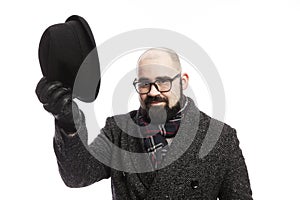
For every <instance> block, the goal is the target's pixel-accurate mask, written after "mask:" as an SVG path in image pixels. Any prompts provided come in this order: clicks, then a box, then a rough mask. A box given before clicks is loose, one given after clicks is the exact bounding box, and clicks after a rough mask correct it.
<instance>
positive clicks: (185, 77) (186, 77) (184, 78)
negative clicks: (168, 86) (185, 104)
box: [181, 73, 189, 90]
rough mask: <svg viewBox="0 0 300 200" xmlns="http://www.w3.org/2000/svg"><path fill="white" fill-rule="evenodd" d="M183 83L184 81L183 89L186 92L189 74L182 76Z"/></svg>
mask: <svg viewBox="0 0 300 200" xmlns="http://www.w3.org/2000/svg"><path fill="white" fill-rule="evenodd" d="M181 81H182V89H183V90H185V89H186V88H187V87H188V83H189V75H188V74H187V73H183V74H182V76H181Z"/></svg>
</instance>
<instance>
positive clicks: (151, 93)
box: [148, 84, 160, 96]
mask: <svg viewBox="0 0 300 200" xmlns="http://www.w3.org/2000/svg"><path fill="white" fill-rule="evenodd" d="M159 94H160V92H159V91H158V90H157V88H156V86H155V85H154V84H152V85H151V88H150V91H149V93H148V96H157V95H159Z"/></svg>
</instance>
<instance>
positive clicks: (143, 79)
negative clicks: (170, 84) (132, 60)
mask: <svg viewBox="0 0 300 200" xmlns="http://www.w3.org/2000/svg"><path fill="white" fill-rule="evenodd" d="M170 78H171V77H169V76H158V77H156V78H155V80H163V79H170ZM138 81H150V79H149V78H145V77H141V78H139V79H138Z"/></svg>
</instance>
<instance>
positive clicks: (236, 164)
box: [219, 128, 253, 200]
mask: <svg viewBox="0 0 300 200" xmlns="http://www.w3.org/2000/svg"><path fill="white" fill-rule="evenodd" d="M225 137H226V143H227V144H226V146H227V147H228V156H227V157H228V160H227V162H226V163H227V166H228V169H227V172H226V175H225V177H224V180H223V182H222V185H221V189H220V192H219V199H220V200H253V199H252V191H251V187H250V181H249V176H248V171H247V167H246V163H245V159H244V157H243V154H242V150H241V149H240V147H239V140H238V138H237V135H236V130H235V129H233V128H230V131H228V135H227V134H226V136H225Z"/></svg>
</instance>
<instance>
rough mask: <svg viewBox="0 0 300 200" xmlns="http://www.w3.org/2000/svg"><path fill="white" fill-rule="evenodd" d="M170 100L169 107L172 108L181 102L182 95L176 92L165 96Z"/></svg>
mask: <svg viewBox="0 0 300 200" xmlns="http://www.w3.org/2000/svg"><path fill="white" fill-rule="evenodd" d="M165 96H166V97H167V98H168V100H169V107H170V108H172V107H173V106H175V105H176V103H177V102H178V101H179V96H180V94H179V93H178V94H177V92H175V91H171V92H169V93H168V94H167V95H165Z"/></svg>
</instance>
